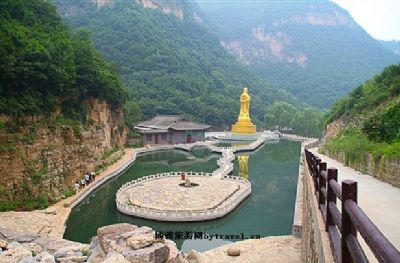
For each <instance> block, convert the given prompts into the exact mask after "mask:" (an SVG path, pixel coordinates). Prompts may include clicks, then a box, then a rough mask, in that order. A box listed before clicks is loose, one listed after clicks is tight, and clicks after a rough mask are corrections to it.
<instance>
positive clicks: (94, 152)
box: [0, 100, 126, 202]
mask: <svg viewBox="0 0 400 263" xmlns="http://www.w3.org/2000/svg"><path fill="white" fill-rule="evenodd" d="M87 104H88V108H89V110H88V119H89V123H90V124H87V125H85V126H74V125H69V124H68V123H62V122H43V120H42V121H26V120H25V121H26V122H27V123H26V124H25V125H23V126H19V127H17V128H16V129H13V131H15V130H16V131H17V132H13V133H11V132H7V131H5V130H3V131H2V132H0V142H1V144H2V145H3V147H2V148H0V159H1V162H0V190H1V193H2V196H1V197H0V202H9V201H10V202H11V201H17V200H22V199H26V198H38V197H42V198H47V199H48V200H49V201H57V200H59V199H60V198H62V196H63V195H64V194H65V193H66V191H68V190H70V189H71V187H72V185H73V184H74V182H75V181H76V180H78V179H81V178H82V177H83V175H84V173H85V172H87V171H91V170H95V169H96V168H99V167H104V166H105V165H107V163H109V162H111V161H113V160H112V159H113V158H116V155H118V154H121V150H122V149H123V147H124V142H125V139H126V131H125V127H124V122H123V113H122V109H111V107H110V106H108V105H107V104H106V103H105V102H101V101H97V100H91V101H89V102H87ZM4 145H5V146H6V147H5V146H4Z"/></svg>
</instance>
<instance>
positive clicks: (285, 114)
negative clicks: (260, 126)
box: [264, 101, 325, 138]
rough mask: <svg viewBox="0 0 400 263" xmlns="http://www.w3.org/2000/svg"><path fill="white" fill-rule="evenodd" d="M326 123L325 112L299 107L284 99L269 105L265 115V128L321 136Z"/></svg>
mask: <svg viewBox="0 0 400 263" xmlns="http://www.w3.org/2000/svg"><path fill="white" fill-rule="evenodd" d="M324 124H325V113H324V112H323V111H321V110H319V109H316V108H313V107H306V108H304V109H297V108H295V107H293V106H292V105H290V104H288V103H286V102H284V101H275V102H274V103H273V104H272V105H270V106H268V107H267V109H266V111H265V116H264V128H266V129H269V130H275V129H278V130H280V131H283V132H284V133H285V132H289V133H295V134H297V135H302V136H307V137H314V138H320V137H321V135H322V131H323V129H324Z"/></svg>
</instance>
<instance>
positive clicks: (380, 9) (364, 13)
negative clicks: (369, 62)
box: [332, 0, 400, 40]
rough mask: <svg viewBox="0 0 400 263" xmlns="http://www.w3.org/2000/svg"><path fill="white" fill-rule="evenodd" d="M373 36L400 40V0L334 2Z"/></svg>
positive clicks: (341, 0)
mask: <svg viewBox="0 0 400 263" xmlns="http://www.w3.org/2000/svg"><path fill="white" fill-rule="evenodd" d="M332 1H333V2H335V3H337V4H338V5H340V6H341V7H342V8H343V9H346V10H347V11H348V12H349V13H350V15H351V16H352V17H353V19H354V20H355V21H356V22H357V23H358V24H359V25H361V26H362V27H363V28H364V29H365V30H366V31H367V32H368V33H369V34H370V35H371V36H373V37H374V38H377V39H382V40H393V39H395V40H400V0H332Z"/></svg>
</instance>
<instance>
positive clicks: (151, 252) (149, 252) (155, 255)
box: [122, 243, 169, 263]
mask: <svg viewBox="0 0 400 263" xmlns="http://www.w3.org/2000/svg"><path fill="white" fill-rule="evenodd" d="M122 255H123V256H124V257H125V258H126V259H128V260H129V261H130V262H132V263H145V262H151V263H163V262H165V261H167V260H168V256H169V248H168V246H167V245H166V244H163V243H153V244H151V245H150V246H148V247H145V248H142V249H138V250H129V251H125V252H124V253H122Z"/></svg>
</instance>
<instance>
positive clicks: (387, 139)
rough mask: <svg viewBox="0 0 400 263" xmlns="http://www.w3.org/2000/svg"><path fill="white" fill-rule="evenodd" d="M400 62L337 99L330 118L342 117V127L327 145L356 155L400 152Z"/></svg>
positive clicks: (333, 149)
mask: <svg viewBox="0 0 400 263" xmlns="http://www.w3.org/2000/svg"><path fill="white" fill-rule="evenodd" d="M399 95H400V64H398V65H391V66H388V67H386V68H385V69H384V70H383V72H382V73H380V74H379V75H377V76H375V77H374V78H372V79H370V80H368V81H367V82H365V83H364V84H363V85H361V86H358V87H357V88H355V89H354V90H353V91H352V92H351V93H350V94H349V95H348V96H346V97H344V98H343V99H341V100H339V101H338V102H336V103H335V104H334V106H333V108H332V111H331V113H330V114H329V121H328V122H332V121H335V120H338V119H340V120H342V121H343V122H344V123H345V127H344V129H343V131H342V132H341V133H340V134H339V136H337V137H336V138H334V139H333V140H332V141H329V142H328V143H327V144H326V146H325V148H326V149H328V150H331V151H343V152H347V153H349V154H350V153H351V154H353V155H357V154H358V155H360V154H363V153H374V154H375V155H378V156H382V155H385V156H400V96H399Z"/></svg>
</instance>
